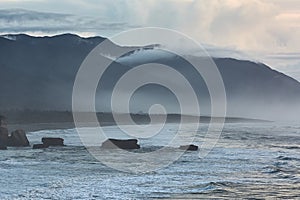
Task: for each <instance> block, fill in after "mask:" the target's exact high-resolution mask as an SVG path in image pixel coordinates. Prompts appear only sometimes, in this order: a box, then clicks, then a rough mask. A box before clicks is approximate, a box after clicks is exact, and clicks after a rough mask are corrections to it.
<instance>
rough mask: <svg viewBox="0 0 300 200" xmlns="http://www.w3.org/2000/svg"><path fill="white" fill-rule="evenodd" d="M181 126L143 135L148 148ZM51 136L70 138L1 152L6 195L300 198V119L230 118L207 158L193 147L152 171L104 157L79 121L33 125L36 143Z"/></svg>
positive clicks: (0, 186) (112, 132)
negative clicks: (85, 141)
mask: <svg viewBox="0 0 300 200" xmlns="http://www.w3.org/2000/svg"><path fill="white" fill-rule="evenodd" d="M176 129H177V125H176V124H168V125H166V127H165V128H164V129H163V131H162V134H160V135H159V136H158V137H156V138H153V139H148V140H147V139H144V140H141V141H140V143H141V145H142V146H143V147H144V148H143V149H142V150H141V151H148V150H151V151H153V150H155V148H156V147H159V146H163V145H165V144H166V143H167V141H168V140H169V138H170V136H172V135H174V132H175V131H176ZM206 129H207V125H206V124H202V125H201V128H200V131H199V133H198V134H197V137H196V139H195V144H198V145H201V141H202V140H203V135H202V134H201V133H202V132H204V131H205V130H206ZM105 130H106V133H107V135H109V137H119V138H124V135H122V134H120V130H119V129H118V128H116V127H114V126H112V127H105ZM87 131H88V130H87ZM185 131H187V132H188V131H189V128H188V126H187V127H186V129H185ZM44 136H54V137H63V138H64V139H65V144H66V145H67V146H66V147H57V148H53V147H52V148H49V149H44V150H32V149H31V148H9V150H7V151H1V152H0V153H1V157H0V173H1V179H0V199H105V198H107V199H176V198H178V199H189V198H190V199H199V198H204V199H205V198H222V197H223V198H248V199H249V198H258V199H265V198H286V199H297V198H300V125H297V124H292V123H289V124H288V123H261V124H260V123H249V124H247V123H243V124H241V123H236V124H226V125H225V128H224V130H223V133H222V135H221V138H220V140H219V142H218V144H217V145H216V147H215V148H214V149H213V150H212V151H211V153H210V154H209V155H208V156H206V157H205V158H203V159H200V158H199V157H198V152H186V153H184V155H183V156H182V157H181V158H180V159H179V160H177V161H175V162H174V163H173V164H171V165H169V166H168V167H166V168H163V169H160V170H158V171H155V172H150V173H144V174H131V173H125V172H120V171H117V170H115V169H112V168H109V167H107V166H105V165H103V164H101V163H100V162H99V161H97V160H96V159H95V158H93V157H92V156H91V155H90V154H89V153H88V152H87V150H86V148H84V147H83V145H82V143H81V141H80V139H79V137H78V134H77V132H76V130H74V129H69V130H45V131H39V132H32V133H28V138H29V140H30V141H31V143H32V144H34V143H40V140H41V138H42V137H44ZM178 145H180V144H178ZM173 151H176V150H175V146H174V148H173ZM107 156H111V154H110V152H108V153H107Z"/></svg>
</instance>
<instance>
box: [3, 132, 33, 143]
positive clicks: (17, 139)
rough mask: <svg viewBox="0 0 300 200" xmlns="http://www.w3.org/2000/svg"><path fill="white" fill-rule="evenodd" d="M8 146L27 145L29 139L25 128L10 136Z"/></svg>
mask: <svg viewBox="0 0 300 200" xmlns="http://www.w3.org/2000/svg"><path fill="white" fill-rule="evenodd" d="M7 146H11V147H27V146H29V141H28V139H27V136H26V133H25V131H24V130H16V131H14V132H12V133H11V135H10V136H9V137H8V142H7Z"/></svg>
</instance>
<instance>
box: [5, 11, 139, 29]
mask: <svg viewBox="0 0 300 200" xmlns="http://www.w3.org/2000/svg"><path fill="white" fill-rule="evenodd" d="M127 27H134V26H131V25H128V24H127V23H125V22H105V21H104V20H103V19H101V18H94V17H88V16H78V15H73V14H64V13H63V14H61V13H47V12H37V11H30V10H23V9H7V10H0V32H2V33H14V32H25V33H26V32H45V33H51V32H54V33H57V32H72V31H75V32H95V33H97V32H98V31H103V30H109V31H114V30H118V31H119V30H124V29H126V28H127Z"/></svg>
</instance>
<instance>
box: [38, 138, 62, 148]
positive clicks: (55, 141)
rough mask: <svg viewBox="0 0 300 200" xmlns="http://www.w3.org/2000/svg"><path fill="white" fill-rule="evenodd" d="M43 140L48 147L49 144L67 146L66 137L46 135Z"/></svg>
mask: <svg viewBox="0 0 300 200" xmlns="http://www.w3.org/2000/svg"><path fill="white" fill-rule="evenodd" d="M42 142H43V144H44V145H45V146H47V147H49V146H65V145H64V139H62V138H50V137H44V138H42Z"/></svg>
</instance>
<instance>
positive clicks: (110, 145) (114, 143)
mask: <svg viewBox="0 0 300 200" xmlns="http://www.w3.org/2000/svg"><path fill="white" fill-rule="evenodd" d="M101 147H102V148H106V149H115V148H120V149H139V148H140V145H139V144H138V140H137V139H129V140H118V139H108V140H106V141H104V142H103V143H102V146H101Z"/></svg>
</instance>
